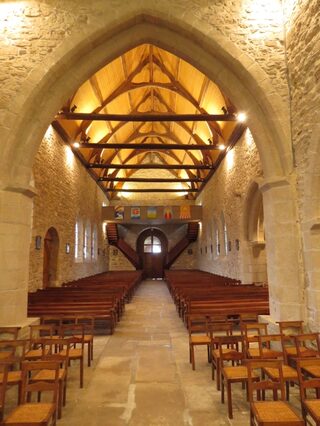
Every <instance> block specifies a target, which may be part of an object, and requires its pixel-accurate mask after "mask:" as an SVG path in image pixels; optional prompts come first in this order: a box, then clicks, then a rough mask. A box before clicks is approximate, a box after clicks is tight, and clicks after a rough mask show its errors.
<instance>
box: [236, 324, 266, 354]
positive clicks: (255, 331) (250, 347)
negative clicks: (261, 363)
mask: <svg viewBox="0 0 320 426" xmlns="http://www.w3.org/2000/svg"><path fill="white" fill-rule="evenodd" d="M241 334H242V337H243V350H244V352H245V356H246V357H247V358H259V347H258V345H259V340H258V336H265V335H267V334H268V327H267V324H265V323H261V322H254V323H243V324H242V327H241Z"/></svg>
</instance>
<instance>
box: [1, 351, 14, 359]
mask: <svg viewBox="0 0 320 426" xmlns="http://www.w3.org/2000/svg"><path fill="white" fill-rule="evenodd" d="M11 355H12V352H9V351H3V352H0V361H3V360H4V359H8V358H10V356H11Z"/></svg>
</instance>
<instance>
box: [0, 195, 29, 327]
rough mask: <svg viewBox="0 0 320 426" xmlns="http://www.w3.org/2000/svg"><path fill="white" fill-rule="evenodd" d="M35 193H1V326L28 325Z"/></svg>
mask: <svg viewBox="0 0 320 426" xmlns="http://www.w3.org/2000/svg"><path fill="white" fill-rule="evenodd" d="M33 195H34V193H33V190H32V189H31V188H30V189H22V188H13V189H6V190H0V306H1V309H0V326H7V325H8V326H9V325H11V326H15V325H18V326H21V327H23V326H25V324H26V323H27V294H28V275H29V274H28V271H29V250H30V238H31V216H32V204H33V203H32V196H33Z"/></svg>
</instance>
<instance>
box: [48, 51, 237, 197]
mask: <svg viewBox="0 0 320 426" xmlns="http://www.w3.org/2000/svg"><path fill="white" fill-rule="evenodd" d="M53 126H54V127H55V128H56V130H58V131H59V133H60V134H61V135H62V136H63V138H64V139H65V141H66V142H68V143H70V145H71V146H72V149H73V150H74V152H75V153H76V155H78V157H79V158H80V159H81V161H82V162H83V164H84V165H85V166H86V167H87V168H88V170H89V172H90V173H91V174H92V176H93V177H94V178H95V179H96V181H97V183H98V184H99V185H100V186H101V187H102V188H103V190H104V191H105V192H106V193H107V195H108V197H109V198H110V199H117V198H119V197H121V196H130V195H129V194H131V195H132V194H136V193H139V198H140V199H141V198H143V195H141V192H148V193H150V192H151V193H159V192H164V194H166V197H169V198H181V197H185V198H188V199H193V198H195V197H196V196H197V194H198V193H199V191H200V190H201V189H202V188H203V186H204V185H205V183H206V182H207V181H208V179H209V178H210V177H211V175H212V174H213V173H214V171H215V170H216V169H217V167H218V166H219V164H220V162H221V160H222V159H223V157H224V156H225V154H226V152H227V151H228V149H231V148H232V146H233V145H234V144H235V143H236V142H237V140H238V139H239V138H240V137H241V135H242V133H243V131H244V130H245V124H244V123H241V122H239V121H238V120H237V111H236V108H235V107H234V105H232V103H231V102H230V100H229V99H228V98H227V97H226V96H225V95H224V94H223V92H222V91H221V90H220V89H219V87H218V86H217V85H216V84H215V83H214V82H212V81H210V80H209V79H208V78H207V77H206V76H205V75H204V74H202V73H201V72H200V71H199V70H197V69H196V68H194V67H193V66H192V65H190V64H189V63H187V62H186V61H184V60H182V59H181V58H179V57H177V56H175V55H173V54H171V53H169V52H167V51H165V50H163V49H160V48H159V47H156V46H153V45H150V44H143V45H140V46H138V47H136V48H134V49H132V50H130V51H128V52H126V53H125V54H124V55H122V56H120V57H119V58H117V59H115V60H114V61H113V62H111V63H109V64H108V65H106V66H105V67H103V68H102V69H100V70H99V71H98V72H96V73H95V74H94V75H92V76H91V77H90V78H89V80H87V81H86V82H84V83H83V85H82V86H81V87H79V89H78V90H77V91H76V93H75V94H74V95H73V96H72V97H71V98H70V99H69V100H68V102H67V103H66V104H65V105H63V106H62V108H61V111H60V112H59V113H58V114H57V116H56V117H55V120H54V122H53ZM75 142H77V143H78V144H79V146H78V144H77V143H76V144H75ZM148 197H150V195H148Z"/></svg>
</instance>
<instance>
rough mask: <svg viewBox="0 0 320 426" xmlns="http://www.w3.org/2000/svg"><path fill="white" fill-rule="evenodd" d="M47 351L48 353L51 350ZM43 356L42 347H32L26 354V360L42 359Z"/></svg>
mask: <svg viewBox="0 0 320 426" xmlns="http://www.w3.org/2000/svg"><path fill="white" fill-rule="evenodd" d="M46 352H47V355H48V354H49V352H48V351H46ZM41 357H42V349H31V350H30V351H28V352H27V353H26V356H25V358H26V360H31V361H34V360H37V359H40V358H41Z"/></svg>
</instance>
